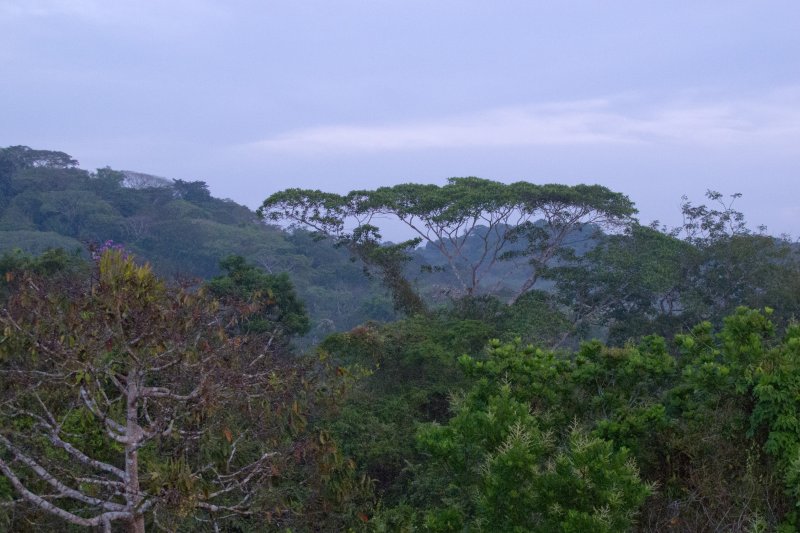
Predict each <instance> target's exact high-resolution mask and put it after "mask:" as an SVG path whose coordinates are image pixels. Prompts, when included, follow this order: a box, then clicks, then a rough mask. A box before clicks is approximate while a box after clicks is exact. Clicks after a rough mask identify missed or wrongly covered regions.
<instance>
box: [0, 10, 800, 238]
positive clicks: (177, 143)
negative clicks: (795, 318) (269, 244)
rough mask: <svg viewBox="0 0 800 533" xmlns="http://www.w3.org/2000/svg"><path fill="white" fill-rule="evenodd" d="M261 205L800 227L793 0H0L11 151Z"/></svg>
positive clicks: (799, 47)
mask: <svg viewBox="0 0 800 533" xmlns="http://www.w3.org/2000/svg"><path fill="white" fill-rule="evenodd" d="M15 144H24V145H28V146H31V147H34V148H47V149H54V150H63V151H66V152H68V153H70V154H71V155H73V156H74V157H75V158H77V159H78V160H79V161H80V162H81V166H83V167H84V168H87V169H94V168H97V167H103V166H106V165H108V166H111V167H112V168H115V169H126V170H138V171H142V172H147V173H151V174H156V175H160V176H166V177H170V178H181V179H187V180H203V181H206V182H207V183H208V184H209V185H210V186H211V190H212V193H213V194H214V195H215V196H220V197H229V198H232V199H234V200H236V201H239V202H241V203H244V204H246V205H249V206H250V207H257V206H258V205H259V204H260V202H261V201H262V200H263V199H264V198H265V197H267V196H268V195H269V194H271V193H273V192H275V191H277V190H280V189H283V188H286V187H304V188H320V189H325V190H333V191H341V192H345V191H348V190H350V189H353V188H372V187H376V186H380V185H390V184H394V183H400V182H410V181H412V182H432V183H443V182H444V180H445V179H446V178H447V177H450V176H468V175H474V176H480V177H484V178H490V179H497V180H501V181H506V182H511V181H517V180H528V181H533V182H540V183H544V182H559V183H568V184H574V183H600V184H603V185H606V186H608V187H610V188H612V189H614V190H618V191H621V192H624V193H626V194H628V195H629V196H630V197H631V198H632V199H633V200H634V201H635V202H636V203H637V205H638V207H639V210H640V215H641V219H642V220H643V221H644V222H649V221H651V220H652V219H655V218H658V219H661V220H662V221H665V222H669V223H678V221H679V219H678V218H679V217H678V213H679V205H680V203H681V200H680V197H681V195H683V194H687V195H689V196H690V197H691V198H692V199H695V200H702V199H703V198H702V196H703V193H704V191H705V190H706V189H716V190H719V191H721V192H724V193H733V192H741V193H743V194H744V197H743V198H742V199H741V200H740V202H739V204H738V205H739V207H740V208H741V209H742V210H744V211H745V212H746V214H747V217H748V220H750V221H751V222H752V223H753V224H754V225H755V224H762V223H763V224H767V225H768V227H769V229H770V231H771V232H773V233H781V232H789V233H791V234H793V235H794V236H795V237H797V236H798V234H800V227H799V226H800V224H798V221H800V1H798V0H783V1H778V0H752V1H737V0H719V1H706V0H686V1H680V0H670V1H666V0H663V1H662V0H648V1H642V0H624V1H621V0H597V1H589V0H584V1H579V0H559V1H555V0H553V1H547V2H545V1H535V0H524V1H516V0H511V1H505V0H493V1H487V0H482V1H473V0H285V1H275V0H258V1H256V0H252V1H251V0H226V1H224V2H223V1H211V0H0V146H8V145H15Z"/></svg>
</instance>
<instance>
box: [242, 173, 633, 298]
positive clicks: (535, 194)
mask: <svg viewBox="0 0 800 533" xmlns="http://www.w3.org/2000/svg"><path fill="white" fill-rule="evenodd" d="M635 213H636V209H635V208H634V207H633V204H632V202H631V201H630V200H629V199H628V198H627V197H625V196H624V195H623V194H620V193H615V192H612V191H610V190H609V189H607V188H605V187H602V186H599V185H576V186H567V185H555V184H548V185H539V184H534V183H529V182H517V183H512V184H503V183H500V182H495V181H491V180H486V179H480V178H475V177H468V178H450V179H449V180H448V181H447V184H445V185H444V186H437V185H423V184H412V183H409V184H402V185H396V186H393V187H381V188H378V189H376V190H357V191H351V192H350V193H348V194H346V195H338V194H334V193H325V192H322V191H312V190H303V189H287V190H285V191H282V192H278V193H275V194H273V195H272V196H270V197H269V198H267V199H266V200H265V201H264V202H263V204H262V205H261V207H260V208H259V210H258V214H259V215H260V216H262V217H264V218H266V219H268V220H272V221H276V222H279V221H288V222H290V223H292V224H296V225H299V226H302V227H306V228H309V229H311V230H313V231H315V232H318V233H319V234H321V235H325V236H329V237H333V238H335V239H337V240H338V241H339V242H341V243H344V244H347V245H348V246H350V247H351V249H352V250H353V251H354V252H355V253H356V254H357V255H359V256H360V257H361V258H362V259H364V260H365V262H369V258H368V257H365V254H363V253H360V248H359V245H360V244H361V242H362V240H363V239H364V236H365V235H372V236H375V235H379V234H378V228H377V226H375V225H374V224H376V223H377V222H378V220H379V219H380V218H381V217H387V216H390V217H395V218H397V219H398V220H400V221H401V222H402V223H404V224H405V225H406V226H407V227H408V228H409V229H410V230H411V233H412V234H413V235H414V238H413V239H412V240H409V241H406V242H405V243H403V245H404V246H405V247H406V248H411V247H414V246H416V245H418V244H419V243H421V242H425V243H428V245H430V246H432V247H434V248H435V249H436V250H438V252H439V253H440V255H441V257H442V258H443V259H444V260H445V261H446V264H447V268H448V269H449V271H450V272H451V273H452V275H453V276H454V277H455V278H456V280H457V283H458V286H457V287H456V288H455V289H456V290H458V291H459V292H460V294H464V295H473V294H477V293H478V292H479V291H480V289H481V281H482V279H483V278H484V276H485V275H486V274H487V273H488V272H490V271H492V270H493V269H494V268H495V267H496V266H497V263H498V262H499V261H503V260H508V261H512V262H514V264H515V266H516V267H517V268H519V269H521V270H522V271H523V272H524V275H523V276H522V280H521V282H520V283H519V285H518V286H517V287H516V288H515V290H514V292H513V295H512V298H511V299H512V301H513V300H516V299H517V298H519V297H520V296H521V295H523V294H524V293H526V292H527V291H528V290H530V289H531V288H532V287H533V285H534V284H535V283H536V281H537V280H538V279H539V277H540V276H541V273H542V270H543V269H544V268H545V267H546V266H547V265H548V264H549V263H551V261H552V260H553V259H555V258H556V257H558V256H559V255H560V254H562V253H563V252H564V250H565V246H566V245H567V244H568V242H569V239H570V238H576V234H580V233H581V232H582V230H583V229H584V228H603V229H611V230H621V229H624V228H625V227H626V226H627V225H629V224H630V223H631V222H632V220H633V219H632V217H633V215H634V214H635ZM587 233H588V232H587ZM584 236H585V234H584ZM475 241H477V246H475ZM468 249H470V250H474V249H477V253H472V254H470V253H468V252H467V250H468Z"/></svg>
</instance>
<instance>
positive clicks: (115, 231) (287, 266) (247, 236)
mask: <svg viewBox="0 0 800 533" xmlns="http://www.w3.org/2000/svg"><path fill="white" fill-rule="evenodd" d="M109 240H111V241H114V242H115V243H120V244H123V245H124V246H125V248H126V249H127V250H130V251H131V252H133V253H134V254H135V255H136V256H137V257H138V258H140V259H143V260H147V261H149V262H150V263H151V264H152V265H153V268H154V269H155V271H156V272H158V273H159V274H160V275H162V276H164V277H167V278H194V277H199V278H204V279H207V278H210V277H211V276H215V275H217V274H219V273H220V268H219V263H220V260H222V259H224V258H225V257H227V256H229V255H231V254H236V255H241V256H243V257H245V258H246V259H247V260H248V261H250V262H251V263H254V264H256V265H259V266H261V267H262V268H264V269H265V270H266V271H268V272H272V273H279V272H288V273H289V274H290V276H291V279H292V281H293V282H294V284H295V286H296V288H297V290H298V293H299V295H300V297H301V298H302V299H303V300H304V302H305V303H306V306H307V307H308V310H309V313H310V315H311V318H312V332H311V335H312V336H314V337H316V336H320V335H324V334H326V333H328V332H330V331H333V330H344V329H349V328H351V327H353V326H355V325H356V324H358V323H360V322H362V321H364V320H365V317H367V316H369V317H370V318H373V319H378V320H380V319H389V318H392V317H393V316H394V313H393V310H392V306H391V302H390V300H389V298H388V297H387V296H386V294H385V291H384V290H383V289H381V288H380V287H379V286H378V284H377V282H375V281H373V280H368V279H367V278H365V277H364V275H363V273H362V271H361V268H360V267H359V266H358V265H357V264H355V263H353V262H352V261H350V258H349V254H348V253H347V252H346V251H345V250H343V249H338V248H335V247H333V246H332V245H331V244H330V243H329V242H318V241H315V240H314V239H313V238H312V237H311V235H310V234H309V233H307V232H304V231H295V232H291V233H289V232H286V231H283V230H281V229H280V228H278V227H277V226H270V225H266V224H264V223H263V222H261V221H259V220H258V218H257V217H256V215H255V213H253V212H252V211H251V210H250V209H248V208H247V207H245V206H242V205H239V204H237V203H236V202H234V201H232V200H222V199H219V198H214V197H213V196H211V194H210V193H209V190H208V186H207V185H206V184H205V183H204V182H202V181H183V180H179V179H178V180H169V179H165V178H159V177H155V176H150V175H147V174H142V173H138V172H132V171H117V170H112V169H110V168H102V169H98V170H97V171H96V172H88V171H86V170H83V169H81V168H79V167H78V162H77V161H76V160H74V159H73V158H72V157H70V156H69V155H67V154H65V153H63V152H56V151H49V150H34V149H31V148H28V147H24V146H13V147H8V148H4V149H0V255H2V254H3V253H6V252H10V251H12V250H14V249H20V250H22V251H24V252H27V253H32V254H39V253H41V252H43V251H44V250H47V249H49V248H62V249H64V250H65V251H67V252H70V253H73V252H74V253H78V254H86V253H87V247H88V246H91V245H93V244H94V245H98V244H102V243H105V242H106V241H109Z"/></svg>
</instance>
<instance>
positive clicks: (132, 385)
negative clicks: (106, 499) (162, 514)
mask: <svg viewBox="0 0 800 533" xmlns="http://www.w3.org/2000/svg"><path fill="white" fill-rule="evenodd" d="M138 381H139V376H138V372H135V371H134V372H131V373H130V374H128V395H127V396H128V398H127V413H126V419H127V420H126V421H127V424H126V431H125V433H126V437H127V443H126V444H125V474H126V475H127V480H126V483H125V492H126V495H125V498H126V500H127V501H128V504H129V505H130V507H131V508H132V509H138V507H139V505H140V504H141V499H142V497H141V494H140V492H139V452H138V446H139V442H140V441H141V439H142V437H143V432H142V428H141V426H139V411H138V408H137V406H138V400H139V398H138V397H139V387H138ZM128 531H130V533H144V515H142V514H136V515H134V517H133V519H132V520H131V521H130V523H129V527H128Z"/></svg>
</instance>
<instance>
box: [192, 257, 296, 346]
mask: <svg viewBox="0 0 800 533" xmlns="http://www.w3.org/2000/svg"><path fill="white" fill-rule="evenodd" d="M220 267H221V268H222V270H223V271H224V272H225V275H224V276H217V277H215V278H213V279H211V280H209V281H208V282H207V283H206V288H207V289H208V290H209V291H210V293H211V294H212V295H214V296H215V297H217V298H220V299H222V300H224V301H226V302H228V303H229V305H244V306H249V312H248V313H247V315H246V316H245V318H244V321H243V322H242V323H241V324H240V331H241V332H244V333H270V334H271V336H273V337H275V336H286V337H289V336H292V335H302V334H304V333H307V332H308V329H309V320H308V315H307V314H306V310H305V306H304V305H303V303H302V302H301V301H300V300H299V299H298V297H297V295H296V294H295V291H294V287H293V286H292V282H291V281H290V280H289V276H288V275H287V274H285V273H283V274H278V275H271V274H267V273H266V272H264V271H263V270H261V269H259V268H257V267H255V266H253V265H249V264H247V262H246V261H245V259H244V258H243V257H241V256H237V255H232V256H229V257H227V258H225V259H223V260H222V261H221V262H220Z"/></svg>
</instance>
